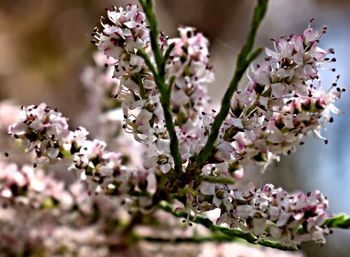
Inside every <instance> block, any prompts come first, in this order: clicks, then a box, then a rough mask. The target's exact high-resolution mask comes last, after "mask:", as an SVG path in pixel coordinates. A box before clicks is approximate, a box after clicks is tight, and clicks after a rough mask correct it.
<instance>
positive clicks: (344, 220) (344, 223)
mask: <svg viewBox="0 0 350 257" xmlns="http://www.w3.org/2000/svg"><path fill="white" fill-rule="evenodd" d="M323 226H326V227H328V228H344V229H349V228H350V216H349V215H346V214H339V215H337V216H334V217H332V218H329V219H327V220H326V221H325V222H324V223H323Z"/></svg>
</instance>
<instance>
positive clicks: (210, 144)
mask: <svg viewBox="0 0 350 257" xmlns="http://www.w3.org/2000/svg"><path fill="white" fill-rule="evenodd" d="M267 6H268V0H259V1H258V4H257V6H256V8H255V11H254V15H253V20H252V24H251V30H250V32H249V34H248V38H247V41H246V43H245V44H244V46H243V47H242V49H241V52H240V53H239V55H238V58H237V63H236V71H235V73H234V75H233V78H232V80H231V82H230V84H229V87H228V89H227V91H226V93H225V95H224V97H223V99H222V101H221V109H220V112H219V113H218V114H217V116H216V117H215V119H214V122H213V125H212V127H211V130H210V134H209V137H208V140H207V142H206V144H205V146H204V147H203V148H202V150H201V151H200V152H199V154H198V156H197V158H196V165H197V166H199V167H201V166H203V165H204V164H205V162H206V161H207V159H208V158H209V156H210V155H211V153H212V151H213V149H214V145H215V144H214V143H215V141H216V139H217V137H218V135H219V130H220V127H221V124H222V123H223V121H224V120H225V118H226V117H227V115H228V113H229V110H230V104H229V103H230V102H231V98H232V96H233V93H234V92H235V91H236V90H237V87H238V84H239V82H240V80H241V78H242V76H243V74H244V73H245V71H246V69H247V68H248V66H249V64H250V63H251V62H252V61H253V60H254V59H255V58H256V57H257V56H258V55H259V54H260V53H261V51H262V49H260V48H259V49H256V50H255V51H253V52H252V49H253V45H254V41H255V35H256V32H257V30H258V28H259V25H260V23H261V21H262V20H263V18H264V16H265V13H266V10H267Z"/></svg>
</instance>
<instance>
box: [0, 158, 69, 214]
mask: <svg viewBox="0 0 350 257" xmlns="http://www.w3.org/2000/svg"><path fill="white" fill-rule="evenodd" d="M0 168H1V171H2V172H1V174H0V198H1V202H2V204H5V205H6V204H9V203H10V202H14V203H15V204H18V205H24V206H30V207H31V208H46V207H52V206H53V205H59V206H60V208H62V209H63V210H64V209H69V208H72V206H73V199H72V197H71V195H70V194H69V193H68V192H67V191H66V190H65V189H64V183H63V181H61V182H59V181H56V180H54V179H53V178H51V177H49V176H47V175H46V174H45V173H44V171H42V170H35V169H34V168H33V167H31V166H23V167H22V168H21V169H19V168H18V166H17V165H16V164H4V163H0Z"/></svg>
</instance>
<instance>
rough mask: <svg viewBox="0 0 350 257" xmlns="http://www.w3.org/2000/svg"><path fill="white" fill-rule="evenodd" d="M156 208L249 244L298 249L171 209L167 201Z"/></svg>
mask: <svg viewBox="0 0 350 257" xmlns="http://www.w3.org/2000/svg"><path fill="white" fill-rule="evenodd" d="M158 208H160V209H162V210H164V211H166V212H168V213H170V214H172V215H173V216H175V217H178V218H184V219H188V220H190V221H191V222H193V223H196V224H200V225H203V226H204V227H206V228H208V229H209V230H211V231H213V232H221V233H223V234H224V235H227V236H229V237H230V238H232V239H234V238H236V239H238V238H239V239H244V240H245V241H247V242H249V243H251V244H257V245H262V246H267V247H271V248H276V249H280V250H286V251H295V250H298V248H297V247H295V246H289V245H285V244H282V243H279V242H275V241H270V240H265V239H258V238H257V237H256V236H254V235H253V234H252V233H246V232H243V231H242V230H239V229H234V228H226V227H222V226H219V225H215V224H214V223H213V222H212V221H211V220H210V219H208V218H205V217H203V216H200V215H196V216H193V215H188V212H185V211H175V210H173V208H172V206H171V205H169V204H168V203H166V202H164V201H162V202H160V203H159V204H158Z"/></svg>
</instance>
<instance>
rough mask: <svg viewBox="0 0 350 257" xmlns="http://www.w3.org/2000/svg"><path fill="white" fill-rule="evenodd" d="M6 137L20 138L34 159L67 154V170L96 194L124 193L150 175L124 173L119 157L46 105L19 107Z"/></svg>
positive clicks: (118, 154) (133, 172) (52, 157)
mask: <svg viewBox="0 0 350 257" xmlns="http://www.w3.org/2000/svg"><path fill="white" fill-rule="evenodd" d="M9 134H10V135H12V136H14V137H15V138H17V139H20V140H21V141H22V143H23V144H24V145H26V147H27V150H28V151H34V152H35V153H36V156H37V158H38V160H41V159H42V158H43V157H45V160H47V159H49V160H54V159H62V158H64V157H66V156H67V155H68V156H69V155H71V156H72V165H71V169H74V170H78V171H80V172H81V175H80V177H81V179H82V180H86V181H87V182H88V183H89V184H90V186H91V187H92V190H94V191H96V192H99V191H104V192H105V193H111V194H121V193H125V192H126V191H128V190H131V188H133V189H132V190H134V187H137V186H138V183H139V182H140V181H144V180H145V179H144V178H147V177H150V176H151V174H149V173H145V172H142V171H129V170H126V167H125V166H124V165H123V156H122V154H120V153H116V152H111V151H107V150H106V143H105V142H103V141H100V140H97V139H94V140H88V139H87V135H88V134H89V133H88V132H87V131H86V129H84V128H83V127H79V128H78V129H76V130H75V131H70V130H69V127H68V123H67V119H66V118H64V117H63V116H62V114H61V113H59V112H57V111H56V110H52V109H51V108H49V107H48V106H47V105H46V104H40V105H38V106H35V105H31V106H28V107H23V108H22V113H21V118H20V120H19V121H18V122H17V123H15V124H13V125H11V126H10V127H9ZM146 181H147V179H146ZM140 183H144V182H140ZM146 184H147V183H146ZM146 188H147V186H146ZM146 188H144V189H146Z"/></svg>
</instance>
